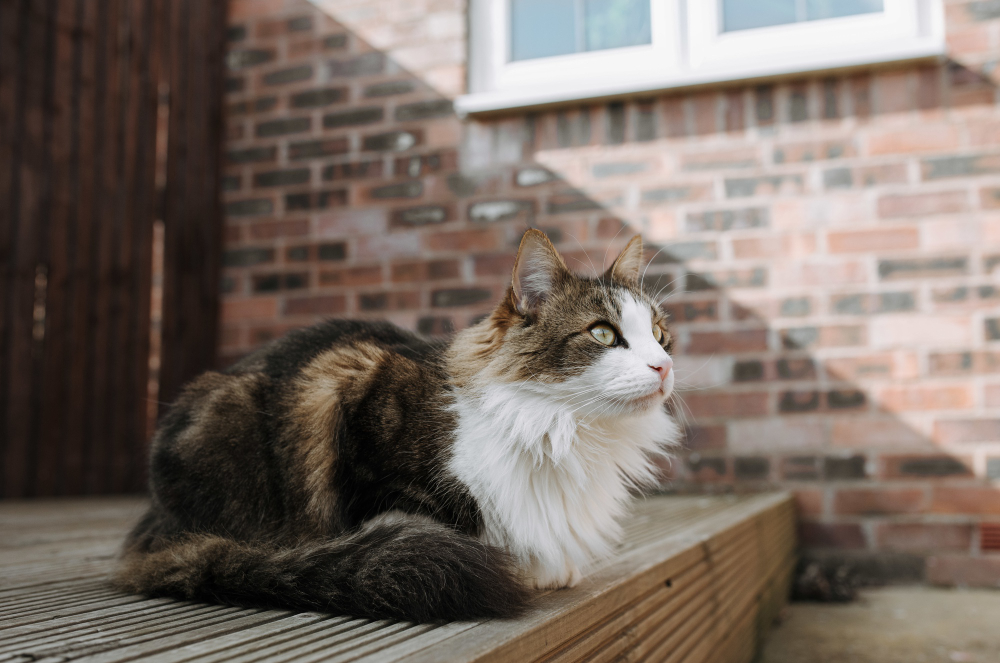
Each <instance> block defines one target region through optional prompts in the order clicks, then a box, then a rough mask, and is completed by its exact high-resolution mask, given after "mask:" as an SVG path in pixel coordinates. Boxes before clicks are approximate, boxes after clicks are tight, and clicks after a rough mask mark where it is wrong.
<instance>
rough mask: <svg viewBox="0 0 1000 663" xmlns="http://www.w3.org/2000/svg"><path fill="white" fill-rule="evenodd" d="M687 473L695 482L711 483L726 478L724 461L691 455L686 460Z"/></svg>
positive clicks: (722, 459) (723, 459)
mask: <svg viewBox="0 0 1000 663" xmlns="http://www.w3.org/2000/svg"><path fill="white" fill-rule="evenodd" d="M685 464H686V465H687V469H688V472H690V473H691V476H692V478H693V479H695V480H696V481H704V482H713V481H719V480H724V479H726V478H728V476H729V475H728V473H727V468H726V459H725V458H715V457H711V456H709V457H705V456H702V455H701V454H691V456H689V457H688V458H687V459H686V463H685Z"/></svg>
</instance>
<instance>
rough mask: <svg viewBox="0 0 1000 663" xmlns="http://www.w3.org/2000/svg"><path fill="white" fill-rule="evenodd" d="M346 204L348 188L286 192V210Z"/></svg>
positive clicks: (323, 207) (324, 207)
mask: <svg viewBox="0 0 1000 663" xmlns="http://www.w3.org/2000/svg"><path fill="white" fill-rule="evenodd" d="M346 204H347V190H346V189H335V190H332V191H310V192H309V193H288V194H285V210H287V211H296V210H311V209H327V208H329V207H343V206H344V205H346Z"/></svg>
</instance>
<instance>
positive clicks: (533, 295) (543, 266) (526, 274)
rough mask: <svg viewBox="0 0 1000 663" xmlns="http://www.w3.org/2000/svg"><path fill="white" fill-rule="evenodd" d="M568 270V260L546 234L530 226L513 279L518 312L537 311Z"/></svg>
mask: <svg viewBox="0 0 1000 663" xmlns="http://www.w3.org/2000/svg"><path fill="white" fill-rule="evenodd" d="M568 273H569V270H568V269H567V268H566V263H564V262H563V259H562V257H561V256H560V255H559V254H558V253H557V252H556V247H554V246H552V242H550V241H549V238H548V237H546V236H545V233H543V232H542V231H540V230H535V229H534V228H530V229H529V230H528V232H526V233H524V237H522V238H521V246H519V247H518V249H517V258H516V259H515V261H514V275H513V277H512V279H511V286H512V288H513V290H514V306H515V307H516V308H517V310H518V312H519V313H521V314H522V315H524V314H527V313H530V312H532V311H534V310H536V309H537V308H538V307H539V306H540V305H541V303H542V302H544V301H545V300H546V298H547V297H548V296H549V293H551V292H552V288H553V286H555V284H556V282H557V281H558V280H559V279H560V278H561V277H563V276H564V275H566V274H568Z"/></svg>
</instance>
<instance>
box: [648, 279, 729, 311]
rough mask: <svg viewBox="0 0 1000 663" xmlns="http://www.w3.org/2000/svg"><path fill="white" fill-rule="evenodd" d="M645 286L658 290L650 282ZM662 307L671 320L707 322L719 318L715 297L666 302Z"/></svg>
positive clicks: (653, 290) (654, 290) (717, 303)
mask: <svg viewBox="0 0 1000 663" xmlns="http://www.w3.org/2000/svg"><path fill="white" fill-rule="evenodd" d="M647 277H648V275H647ZM646 287H648V288H649V289H650V290H651V291H652V292H658V291H659V290H660V288H658V287H656V286H655V285H654V284H652V283H647V285H646ZM662 308H663V310H664V311H665V312H666V314H667V317H668V318H669V319H670V321H671V322H709V321H712V320H718V319H719V302H718V301H717V300H715V299H703V300H698V301H687V302H674V303H669V302H668V303H666V304H664V305H663V307H662Z"/></svg>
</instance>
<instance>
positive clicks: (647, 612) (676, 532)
mask: <svg viewBox="0 0 1000 663" xmlns="http://www.w3.org/2000/svg"><path fill="white" fill-rule="evenodd" d="M142 510H143V503H142V501H141V500H135V499H85V500H76V501H42V502H0V530H3V531H5V532H11V536H9V537H5V538H4V540H3V542H2V543H0V663H2V662H4V661H20V660H25V658H31V659H32V660H40V661H47V660H51V661H53V662H54V661H57V660H58V661H60V662H62V663H65V662H66V661H86V662H89V663H124V662H126V661H151V662H155V663H188V662H191V663H195V662H197V663H254V662H256V661H265V660H266V661H268V662H269V663H270V662H274V663H280V662H282V661H288V662H292V661H294V662H296V663H300V662H301V663H310V662H318V661H324V662H326V661H331V662H343V663H346V662H348V661H363V662H368V663H375V662H376V661H378V662H382V661H404V660H405V661H426V662H431V661H433V662H436V661H441V660H449V661H481V662H486V661H545V663H569V662H570V661H581V660H588V661H611V660H614V661H640V660H657V661H659V660H669V661H677V662H683V663H694V662H696V661H705V662H711V663H715V662H716V661H718V662H720V663H729V662H730V661H732V662H733V663H743V662H744V661H749V660H750V658H749V657H748V656H752V654H753V650H754V649H755V647H756V646H757V640H758V632H759V630H760V628H761V626H762V625H765V624H767V623H769V620H770V619H773V616H774V614H775V613H776V611H777V610H778V609H780V605H781V602H782V601H783V597H784V593H785V592H786V591H787V586H788V577H789V571H790V568H791V563H792V561H793V555H794V534H795V532H794V521H793V515H794V514H793V509H792V505H791V500H790V499H789V498H788V496H787V495H783V494H769V495H756V496H742V497H735V496H727V497H655V498H650V499H646V500H640V501H639V502H638V503H637V504H636V506H635V509H634V513H633V516H632V517H631V518H630V519H629V520H628V522H627V523H626V524H625V527H624V530H625V541H624V544H623V545H622V546H621V547H620V549H619V551H618V552H617V554H616V555H615V556H614V558H612V559H610V560H607V561H606V562H604V563H602V564H600V565H598V566H597V568H595V569H594V570H593V571H592V572H591V573H590V574H589V575H588V577H587V578H586V579H585V580H584V581H583V582H582V583H581V584H580V585H579V586H578V587H575V588H573V589H568V590H559V591H552V592H546V593H543V594H540V595H539V596H538V597H537V598H536V600H535V602H534V604H533V605H532V607H531V608H530V609H529V611H528V614H527V615H525V616H524V617H523V618H521V619H518V620H514V621H500V620H495V621H487V622H482V623H474V622H458V623H453V624H446V625H415V624H408V623H398V622H397V623H393V622H373V621H370V620H362V619H350V618H347V617H337V616H331V615H322V614H318V613H300V614H292V613H288V612H281V611H259V610H247V609H238V608H229V607H223V606H213V605H206V604H194V603H186V602H181V601H173V600H169V599H148V598H143V597H138V596H130V595H126V594H121V593H118V592H115V591H114V590H111V589H110V588H108V587H107V586H106V585H105V584H104V578H105V577H106V575H107V573H108V572H109V571H110V569H111V567H112V565H113V563H114V557H115V556H116V554H117V552H118V549H119V545H120V542H121V539H122V538H123V537H124V534H125V532H126V531H127V530H128V528H129V526H130V525H131V524H132V522H133V521H134V520H135V519H136V518H138V517H139V516H140V515H141V513H142ZM748 651H749V654H748V653H747V652H748Z"/></svg>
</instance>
